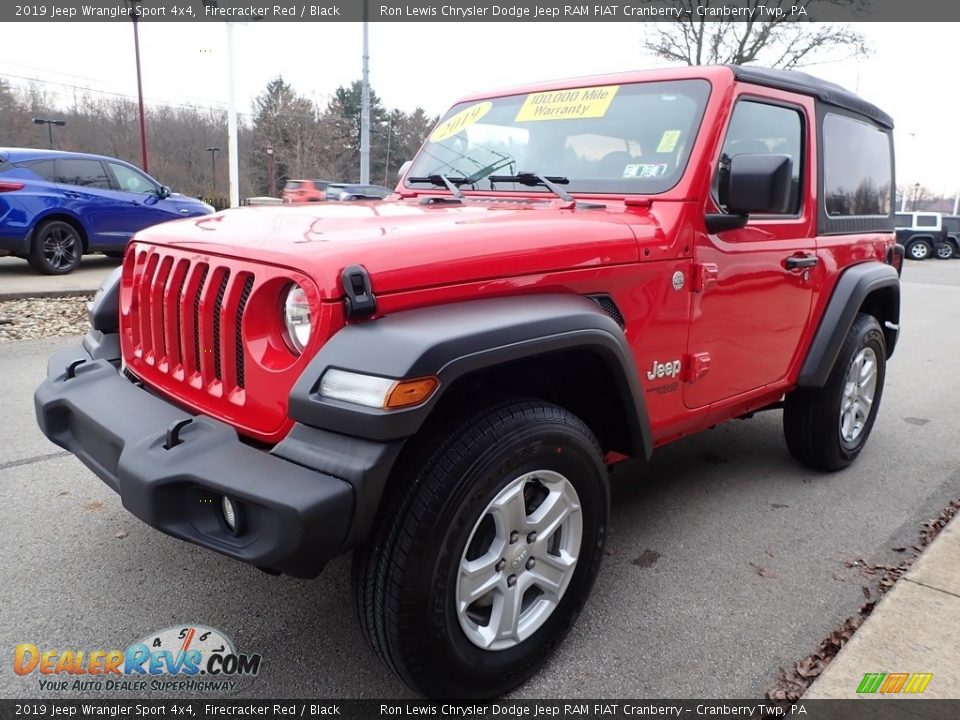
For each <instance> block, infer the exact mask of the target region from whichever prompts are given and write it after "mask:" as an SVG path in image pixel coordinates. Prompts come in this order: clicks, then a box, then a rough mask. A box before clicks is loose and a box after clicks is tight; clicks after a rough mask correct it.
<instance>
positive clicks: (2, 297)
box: [0, 288, 97, 303]
mask: <svg viewBox="0 0 960 720" xmlns="http://www.w3.org/2000/svg"><path fill="white" fill-rule="evenodd" d="M96 292H97V288H94V289H93V290H34V291H22V292H10V293H0V303H3V302H7V301H8V300H29V299H30V298H38V299H49V298H66V297H85V296H87V295H93V294H94V293H96Z"/></svg>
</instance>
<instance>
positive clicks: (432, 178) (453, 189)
mask: <svg viewBox="0 0 960 720" xmlns="http://www.w3.org/2000/svg"><path fill="white" fill-rule="evenodd" d="M407 182H413V183H430V184H431V185H436V186H437V187H445V188H446V189H447V190H449V191H450V193H451V194H452V195H453V196H454V197H455V198H456V199H457V200H463V193H462V192H460V188H459V187H458V186H459V185H463V184H465V183H466V182H467V179H466V178H462V177H454V178H448V177H447V176H446V175H444V174H443V173H435V174H433V175H424V176H423V177H410V178H407Z"/></svg>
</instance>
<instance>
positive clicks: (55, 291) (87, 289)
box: [0, 255, 121, 302]
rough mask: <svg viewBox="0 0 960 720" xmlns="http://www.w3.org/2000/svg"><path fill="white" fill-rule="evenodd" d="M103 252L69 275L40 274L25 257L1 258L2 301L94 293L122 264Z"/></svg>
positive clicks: (81, 262) (84, 261) (90, 258)
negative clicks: (111, 272) (22, 258)
mask: <svg viewBox="0 0 960 720" xmlns="http://www.w3.org/2000/svg"><path fill="white" fill-rule="evenodd" d="M120 262H121V261H120V260H114V259H111V258H108V257H105V256H103V255H88V256H85V257H84V258H83V259H82V260H81V261H80V267H78V268H77V269H76V270H74V271H73V272H72V273H69V274H68V275H41V274H40V273H38V272H34V270H33V268H31V267H30V266H29V265H28V264H27V261H26V260H21V259H20V258H15V257H0V302H2V301H4V300H20V299H22V298H28V297H58V296H63V295H92V294H93V293H95V292H96V291H97V288H99V287H100V283H101V281H102V280H103V279H104V278H105V277H106V276H107V275H108V274H109V273H110V271H111V270H113V269H114V268H115V267H117V265H119V264H120Z"/></svg>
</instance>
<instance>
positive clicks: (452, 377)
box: [289, 294, 652, 457]
mask: <svg viewBox="0 0 960 720" xmlns="http://www.w3.org/2000/svg"><path fill="white" fill-rule="evenodd" d="M572 348H577V349H587V350H589V351H591V352H594V353H596V354H597V355H598V356H599V357H601V358H602V359H603V360H604V362H605V363H606V365H607V367H608V368H609V370H610V372H611V375H612V377H613V378H614V381H615V383H616V386H617V390H618V395H619V397H617V398H611V402H621V403H625V404H626V407H625V410H626V411H627V412H625V417H626V423H627V425H628V428H627V429H628V433H629V436H630V438H631V444H632V445H633V449H634V452H635V454H636V455H637V456H638V457H648V456H649V454H650V452H651V451H652V439H651V433H650V428H649V420H648V418H647V412H646V407H645V404H644V400H643V394H642V392H641V386H640V382H639V380H638V378H637V374H636V368H635V365H634V363H633V356H632V354H631V352H630V349H629V347H628V345H627V342H626V339H625V338H624V335H623V331H622V330H621V329H620V327H619V326H618V325H617V324H616V323H615V322H614V321H613V320H612V319H611V318H610V317H609V316H607V315H606V314H605V313H604V312H603V311H602V310H601V309H600V308H599V307H598V306H597V305H596V304H595V303H594V302H592V301H591V300H588V299H586V298H583V297H580V296H578V295H560V294H556V295H530V296H521V297H506V298H492V299H488V300H471V301H467V302H461V303H452V304H449V305H444V306H440V307H429V308H419V309H415V310H406V311H402V312H398V313H394V314H392V315H388V316H385V317H382V318H378V319H375V320H370V321H367V322H363V323H358V324H354V325H348V326H346V327H344V328H343V329H342V330H340V331H339V332H338V333H336V334H335V335H334V336H333V337H332V338H331V339H330V340H329V341H328V342H327V343H326V344H325V345H324V346H323V348H322V349H321V350H320V352H319V353H317V355H316V357H314V359H313V360H312V361H311V363H310V364H309V366H308V367H307V369H306V370H305V371H304V373H303V375H302V376H301V377H300V379H299V380H298V382H297V383H296V384H295V385H294V387H293V390H292V391H291V393H290V403H289V412H290V416H291V417H292V418H293V419H295V420H297V421H298V422H301V423H303V424H305V425H310V426H312V427H316V428H323V429H328V430H334V431H336V432H341V433H346V434H348V435H354V436H357V437H362V438H368V439H371V440H378V441H387V440H396V439H401V438H405V437H409V436H411V435H414V434H415V433H416V432H417V431H418V430H419V429H420V427H421V425H423V423H424V421H425V420H426V419H427V417H428V416H429V415H430V412H431V410H432V409H433V407H434V406H435V405H436V403H437V402H438V401H439V399H440V397H441V396H442V394H443V392H444V391H445V390H446V389H448V388H449V387H450V386H451V385H452V384H453V383H454V382H455V381H456V380H457V379H458V378H459V377H461V376H463V375H465V374H467V373H470V372H473V371H476V370H481V369H484V368H489V367H492V366H496V365H501V364H503V363H507V362H510V361H514V360H519V359H522V358H530V357H534V356H538V355H544V354H547V353H554V352H558V351H563V350H568V349H572ZM329 368H338V369H342V370H349V371H353V372H359V373H366V374H369V375H378V376H381V377H388V378H397V379H401V378H416V377H423V376H427V375H434V376H436V377H438V378H439V379H440V389H439V390H438V391H437V392H436V393H434V395H433V396H432V397H431V398H430V399H429V400H428V401H427V402H426V403H424V404H422V405H419V406H417V407H413V408H409V409H403V410H382V409H378V408H369V407H364V406H361V405H354V404H351V403H346V402H341V401H337V400H331V399H329V398H324V397H321V396H320V395H319V392H318V388H319V385H320V379H321V378H322V377H323V374H324V373H325V372H326V371H327V370H328V369H329Z"/></svg>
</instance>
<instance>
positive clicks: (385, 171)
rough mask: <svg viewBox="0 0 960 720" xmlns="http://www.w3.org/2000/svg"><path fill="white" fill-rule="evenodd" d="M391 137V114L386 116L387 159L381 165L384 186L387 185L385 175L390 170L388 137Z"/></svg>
mask: <svg viewBox="0 0 960 720" xmlns="http://www.w3.org/2000/svg"><path fill="white" fill-rule="evenodd" d="M392 137H393V117H392V116H391V117H389V118H387V160H386V162H385V163H384V167H383V186H384V187H389V186H388V185H387V175H388V174H389V172H390V139H391V138H392ZM394 184H396V183H394Z"/></svg>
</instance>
